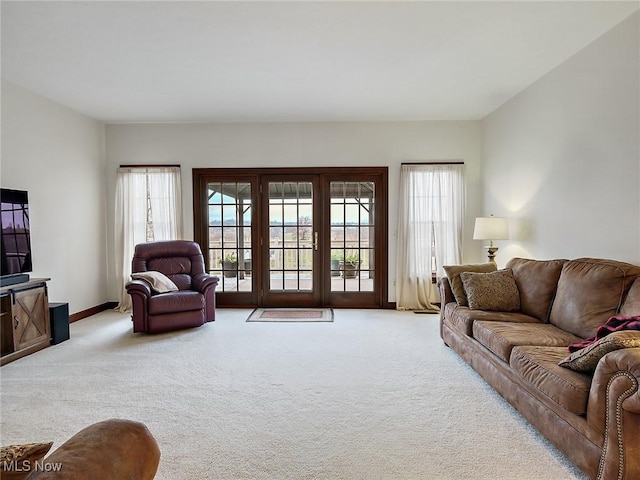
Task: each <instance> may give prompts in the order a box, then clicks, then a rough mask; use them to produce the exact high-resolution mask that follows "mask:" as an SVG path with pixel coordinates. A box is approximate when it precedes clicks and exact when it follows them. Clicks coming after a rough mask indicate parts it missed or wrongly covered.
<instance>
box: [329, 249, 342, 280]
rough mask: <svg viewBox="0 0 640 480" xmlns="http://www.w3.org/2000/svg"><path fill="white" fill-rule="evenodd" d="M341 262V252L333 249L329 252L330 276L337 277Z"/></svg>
mask: <svg viewBox="0 0 640 480" xmlns="http://www.w3.org/2000/svg"><path fill="white" fill-rule="evenodd" d="M341 263H342V253H341V252H337V251H333V252H332V253H331V276H332V277H339V276H340V270H341V269H342V267H341Z"/></svg>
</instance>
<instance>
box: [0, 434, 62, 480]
mask: <svg viewBox="0 0 640 480" xmlns="http://www.w3.org/2000/svg"><path fill="white" fill-rule="evenodd" d="M51 445H53V442H49V443H25V444H23V445H8V446H6V447H2V448H0V472H2V473H1V474H0V477H1V478H2V480H22V479H24V478H27V477H28V476H29V474H30V473H31V471H32V470H34V469H35V468H36V462H40V461H42V459H43V458H44V456H45V455H46V454H47V452H48V451H49V450H50V449H51Z"/></svg>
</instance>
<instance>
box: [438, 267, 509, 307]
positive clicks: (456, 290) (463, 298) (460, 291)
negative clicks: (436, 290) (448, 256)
mask: <svg viewBox="0 0 640 480" xmlns="http://www.w3.org/2000/svg"><path fill="white" fill-rule="evenodd" d="M443 268H444V271H445V273H446V274H447V278H449V284H450V285H451V291H452V292H453V296H454V297H455V299H456V303H457V304H458V305H462V306H463V307H466V306H467V305H468V303H467V295H466V294H465V291H464V288H463V286H462V280H460V274H461V273H462V272H481V273H487V272H495V271H496V270H497V269H498V267H496V264H495V263H493V262H487V263H475V264H470V265H445V266H444V267H443Z"/></svg>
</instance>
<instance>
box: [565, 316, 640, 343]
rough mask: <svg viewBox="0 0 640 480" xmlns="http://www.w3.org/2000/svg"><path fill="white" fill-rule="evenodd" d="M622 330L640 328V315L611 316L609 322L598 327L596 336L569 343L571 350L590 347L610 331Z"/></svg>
mask: <svg viewBox="0 0 640 480" xmlns="http://www.w3.org/2000/svg"><path fill="white" fill-rule="evenodd" d="M621 330H640V315H635V316H633V317H621V316H620V317H611V318H610V319H609V320H607V323H605V324H604V325H602V326H600V327H598V330H596V336H595V337H591V338H587V339H586V340H583V341H582V342H579V343H574V344H573V345H569V351H570V352H576V351H578V350H580V349H582V348H585V347H588V346H589V345H591V344H592V343H594V342H597V341H598V340H600V339H601V338H602V337H606V336H607V335H609V334H610V333H613V332H619V331H621Z"/></svg>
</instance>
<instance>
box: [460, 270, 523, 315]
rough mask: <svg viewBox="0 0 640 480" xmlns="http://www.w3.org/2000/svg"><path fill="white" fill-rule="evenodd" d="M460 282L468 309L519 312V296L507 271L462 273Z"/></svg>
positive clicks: (510, 273) (509, 272) (510, 272)
mask: <svg viewBox="0 0 640 480" xmlns="http://www.w3.org/2000/svg"><path fill="white" fill-rule="evenodd" d="M460 280H462V286H463V288H464V293H465V294H466V295H467V301H468V304H469V308H472V309H474V310H491V311H498V312H514V311H517V310H520V294H519V293H518V287H517V286H516V282H515V280H514V279H513V272H512V271H511V270H509V269H505V270H497V271H495V272H489V273H477V272H462V273H460Z"/></svg>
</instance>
